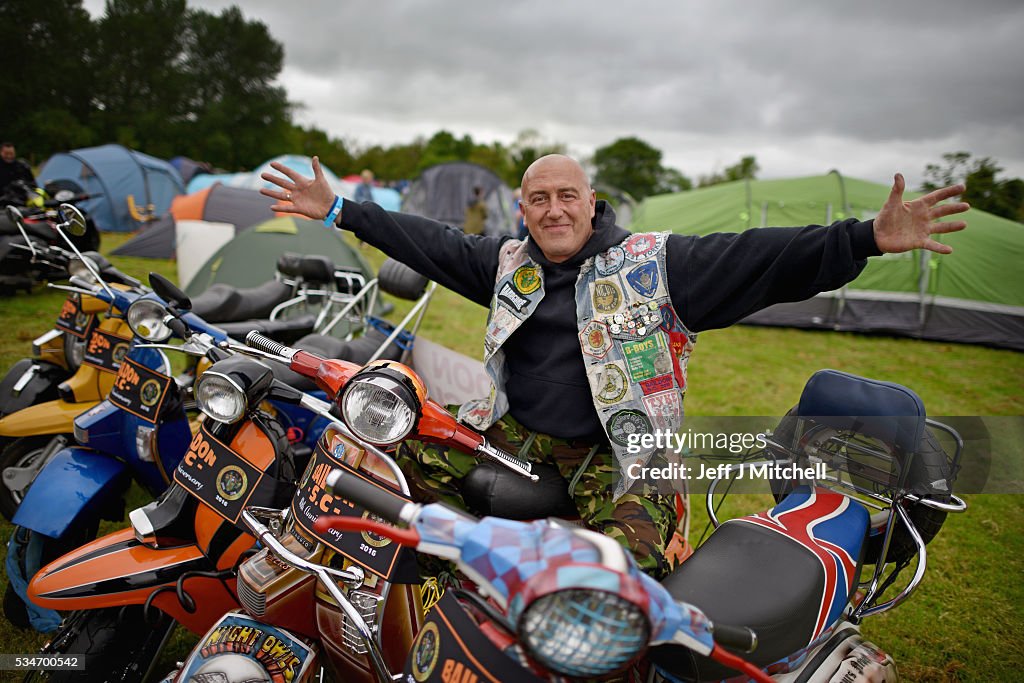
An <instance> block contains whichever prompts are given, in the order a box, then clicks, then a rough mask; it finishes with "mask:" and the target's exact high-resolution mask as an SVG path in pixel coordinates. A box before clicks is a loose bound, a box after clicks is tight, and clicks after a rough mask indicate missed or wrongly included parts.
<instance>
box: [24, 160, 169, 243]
mask: <svg viewBox="0 0 1024 683" xmlns="http://www.w3.org/2000/svg"><path fill="white" fill-rule="evenodd" d="M54 180H72V181H74V182H75V183H77V184H78V185H80V186H81V187H82V188H83V189H84V190H85V191H86V192H88V193H89V194H93V195H97V196H95V197H93V198H92V199H89V200H87V201H85V202H82V203H81V204H80V206H81V207H82V208H83V209H84V210H85V211H86V212H88V213H89V215H90V216H91V217H92V219H93V220H94V221H96V226H97V227H98V228H99V229H100V230H106V231H109V232H132V231H134V230H136V229H138V227H139V223H138V221H136V220H135V219H134V218H133V217H132V214H131V208H130V207H131V204H130V203H129V202H130V201H131V202H133V203H134V205H135V206H136V207H143V208H145V209H147V213H149V214H150V215H152V216H154V217H155V216H162V215H164V214H165V213H167V210H168V209H169V208H170V206H171V201H172V200H173V199H174V197H176V196H177V195H179V194H182V193H184V192H185V185H184V183H182V182H181V176H180V175H178V171H176V170H175V169H174V167H173V166H171V165H170V164H169V163H167V162H166V161H163V160H162V159H157V158H156V157H151V156H149V155H148V154H143V153H142V152H136V151H134V150H130V149H128V148H126V147H122V146H121V145H103V146H101V147H87V148H84V149H76V150H72V151H70V152H61V153H59V154H54V155H53V156H52V157H50V158H49V159H48V160H47V161H46V163H45V164H43V167H42V168H41V169H40V170H39V179H38V181H39V184H40V185H43V184H45V183H47V182H50V181H54ZM150 207H151V208H152V211H151V212H149V210H148V209H149V208H150Z"/></svg>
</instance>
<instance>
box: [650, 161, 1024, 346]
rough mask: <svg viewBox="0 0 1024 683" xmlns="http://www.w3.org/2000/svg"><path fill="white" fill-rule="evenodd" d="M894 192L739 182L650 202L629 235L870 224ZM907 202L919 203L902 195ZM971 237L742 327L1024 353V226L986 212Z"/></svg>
mask: <svg viewBox="0 0 1024 683" xmlns="http://www.w3.org/2000/svg"><path fill="white" fill-rule="evenodd" d="M889 189H890V188H889V187H887V186H885V185H879V184H877V183H871V182H867V181H864V180H857V179H854V178H843V177H842V176H840V175H839V173H838V172H834V171H833V172H831V173H829V174H827V175H823V176H815V177H809V178H792V179H783V180H754V181H737V182H733V183H725V184H722V185H714V186H712V187H706V188H700V189H697V190H690V191H688V192H680V193H677V194H669V195H659V196H655V197H648V198H647V199H645V200H644V201H643V203H641V205H640V206H639V207H638V209H637V211H636V213H635V215H634V218H633V222H632V224H631V228H632V229H633V230H634V231H638V230H670V231H672V232H678V233H684V234H694V235H706V234H708V233H712V232H738V231H741V230H746V229H748V228H758V227H763V226H769V225H771V226H787V225H813V224H821V225H828V224H829V223H831V222H832V221H836V220H840V219H842V218H846V217H856V218H860V219H862V220H866V219H869V218H872V217H873V216H874V215H875V214H876V213H877V212H878V210H879V209H880V208H881V207H882V205H883V204H884V203H885V200H886V198H887V197H888V195H889ZM905 196H908V197H916V196H919V195H917V194H909V193H908V195H905ZM967 222H968V229H967V230H966V231H964V232H960V233H952V234H948V235H940V236H937V239H939V240H940V241H942V242H944V243H946V244H949V245H950V246H952V247H953V249H954V250H955V253H954V254H952V255H951V256H939V255H937V254H932V253H931V252H928V251H924V250H916V251H913V252H909V253H906V254H886V255H884V256H880V257H876V258H872V259H870V260H869V261H868V266H867V268H865V270H864V272H863V273H861V275H860V277H858V278H857V279H856V280H855V281H854V282H852V283H850V284H849V285H847V286H846V287H843V288H842V289H840V290H836V291H833V292H825V293H823V294H820V295H818V296H816V297H814V298H813V299H811V300H809V301H805V302H796V303H786V304H777V305H775V306H771V307H769V308H767V309H765V310H763V311H760V312H758V313H756V314H754V315H752V316H750V317H749V318H747V319H746V320H744V322H747V323H751V324H759V325H786V326H792V327H805V328H818V329H832V330H847V331H857V332H880V333H889V334H899V335H906V336H911V337H918V338H922V339H935V340H946V341H958V342H968V343H977V344H988V345H992V346H1000V347H1005V348H1012V349H1017V350H1021V351H1024V269H1022V268H1021V265H1020V264H1021V263H1024V224H1021V223H1017V222H1014V221H1010V220H1006V219H1004V218H1000V217H998V216H993V215H992V214H989V213H985V212H984V211H978V210H971V211H970V212H968V214H967Z"/></svg>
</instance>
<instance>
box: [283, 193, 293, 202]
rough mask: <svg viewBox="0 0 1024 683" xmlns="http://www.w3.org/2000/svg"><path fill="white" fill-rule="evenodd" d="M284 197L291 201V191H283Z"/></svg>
mask: <svg viewBox="0 0 1024 683" xmlns="http://www.w3.org/2000/svg"><path fill="white" fill-rule="evenodd" d="M284 198H285V199H287V200H288V201H291V200H292V193H291V192H285V193H284Z"/></svg>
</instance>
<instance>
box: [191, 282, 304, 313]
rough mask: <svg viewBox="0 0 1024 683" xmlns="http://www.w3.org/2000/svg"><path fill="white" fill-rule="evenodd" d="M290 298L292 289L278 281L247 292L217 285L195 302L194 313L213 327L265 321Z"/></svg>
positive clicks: (193, 303) (193, 304) (221, 284)
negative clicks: (275, 308)
mask: <svg viewBox="0 0 1024 683" xmlns="http://www.w3.org/2000/svg"><path fill="white" fill-rule="evenodd" d="M291 295H292V288H291V286H290V285H286V284H285V283H283V282H279V281H278V280H267V281H266V282H264V283H263V284H262V285H259V286H258V287H250V288H247V289H239V288H237V287H233V286H231V285H228V284H224V283H218V284H215V285H211V286H210V287H209V288H208V289H207V290H206V291H204V292H203V293H201V294H200V295H199V296H197V297H195V298H194V299H192V312H193V313H195V314H196V315H198V316H199V317H200V318H202V319H203V320H205V321H206V322H210V323H221V322H233V321H239V320H249V319H253V318H266V317H268V316H270V312H271V311H273V310H274V307H275V306H277V305H278V304H279V303H282V302H284V301H287V300H288V299H289V297H291Z"/></svg>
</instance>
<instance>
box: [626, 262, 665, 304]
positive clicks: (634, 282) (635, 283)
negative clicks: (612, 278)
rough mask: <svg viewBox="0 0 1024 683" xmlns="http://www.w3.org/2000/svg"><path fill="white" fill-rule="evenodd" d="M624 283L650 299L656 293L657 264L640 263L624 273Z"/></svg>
mask: <svg viewBox="0 0 1024 683" xmlns="http://www.w3.org/2000/svg"><path fill="white" fill-rule="evenodd" d="M626 282H628V283H629V286H630V287H632V288H633V289H635V290H636V291H637V292H639V293H640V294H642V295H643V296H646V297H647V298H651V297H652V296H654V294H655V293H656V292H657V291H658V264H657V263H654V262H653V261H648V262H646V263H641V264H640V265H639V266H637V267H636V268H634V269H633V270H631V271H629V272H628V273H626Z"/></svg>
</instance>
